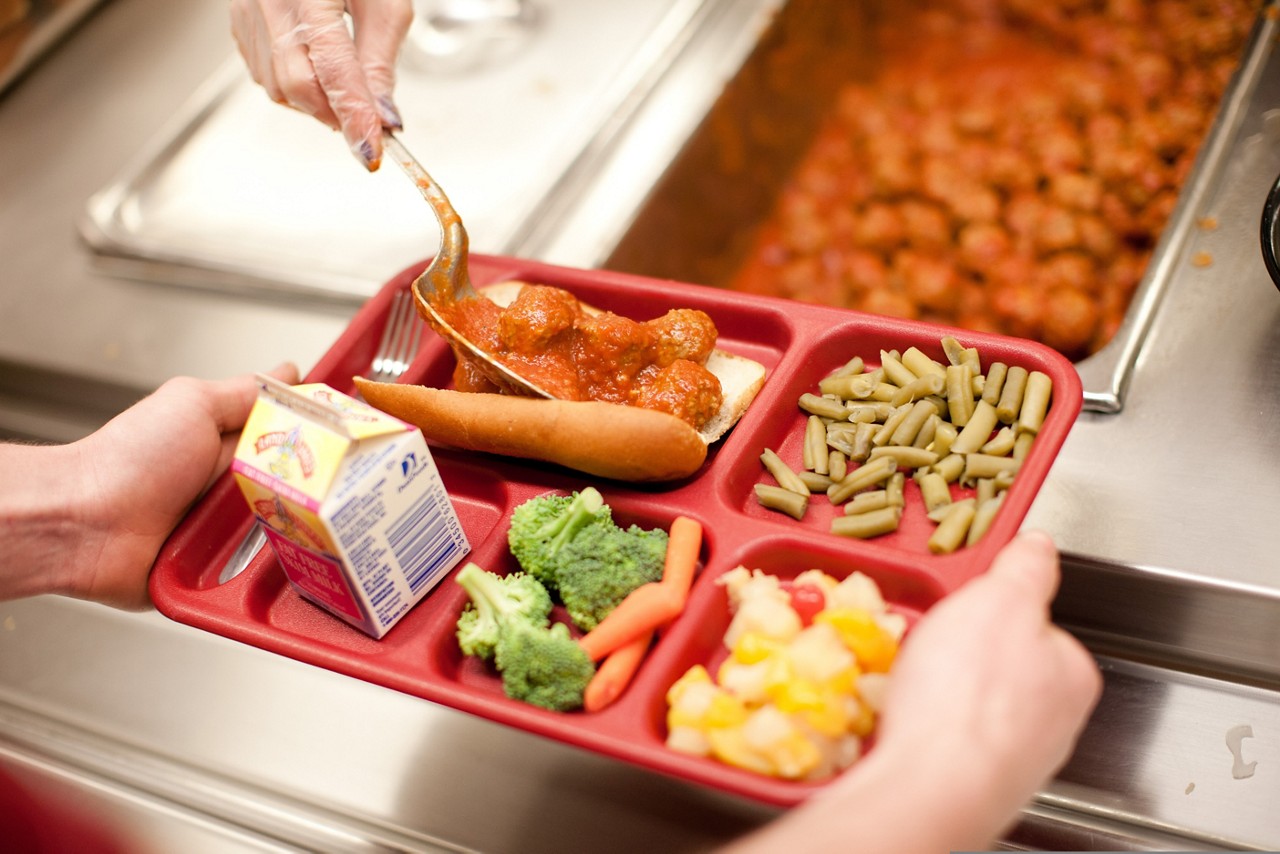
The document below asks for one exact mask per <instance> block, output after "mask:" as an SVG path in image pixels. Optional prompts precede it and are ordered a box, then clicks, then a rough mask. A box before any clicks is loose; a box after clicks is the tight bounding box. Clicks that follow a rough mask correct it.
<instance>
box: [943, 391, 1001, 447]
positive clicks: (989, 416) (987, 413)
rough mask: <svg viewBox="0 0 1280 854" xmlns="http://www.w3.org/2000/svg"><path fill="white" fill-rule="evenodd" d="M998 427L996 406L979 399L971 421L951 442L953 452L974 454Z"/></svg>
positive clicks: (970, 418)
mask: <svg viewBox="0 0 1280 854" xmlns="http://www.w3.org/2000/svg"><path fill="white" fill-rule="evenodd" d="M995 429H996V408H995V407H994V406H992V405H991V404H989V403H987V402H986V401H985V400H980V401H978V405H977V406H976V407H974V410H973V415H971V416H970V417H969V423H968V424H965V425H964V429H963V430H961V431H960V435H959V436H956V440H955V441H954V442H952V443H951V453H953V454H972V453H974V452H975V451H977V450H978V449H979V448H981V447H982V446H983V445H985V444H986V443H987V440H988V439H990V438H991V431H993V430H995Z"/></svg>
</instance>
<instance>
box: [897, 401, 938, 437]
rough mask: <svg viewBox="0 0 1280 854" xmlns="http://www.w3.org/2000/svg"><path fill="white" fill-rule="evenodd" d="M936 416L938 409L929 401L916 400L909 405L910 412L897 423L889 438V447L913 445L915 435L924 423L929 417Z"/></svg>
mask: <svg viewBox="0 0 1280 854" xmlns="http://www.w3.org/2000/svg"><path fill="white" fill-rule="evenodd" d="M937 414H938V407H936V406H934V405H933V401H931V400H917V401H916V402H915V403H913V404H911V410H910V411H909V412H908V413H907V416H906V417H905V418H903V419H902V421H900V422H899V423H898V426H897V427H896V428H895V429H894V431H893V434H892V435H891V436H890V437H889V444H891V445H913V444H915V441H916V435H917V434H918V433H919V432H920V430H921V428H923V427H924V423H925V422H926V421H928V420H929V418H930V417H931V416H934V415H937Z"/></svg>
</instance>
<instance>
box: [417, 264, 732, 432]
mask: <svg viewBox="0 0 1280 854" xmlns="http://www.w3.org/2000/svg"><path fill="white" fill-rule="evenodd" d="M435 308H436V310H437V312H439V313H440V315H441V316H442V317H443V319H444V320H445V321H446V322H447V323H448V324H449V325H450V326H452V327H453V328H454V329H455V330H457V331H458V332H459V333H460V334H462V335H463V336H464V337H465V338H467V339H469V340H470V341H471V342H472V343H474V344H475V345H476V346H477V347H479V348H480V349H481V350H483V351H484V352H486V353H488V354H489V355H491V356H493V357H494V358H495V359H497V360H498V361H499V362H501V363H502V364H504V365H506V366H507V367H508V368H510V369H511V370H512V371H514V372H515V373H516V374H518V375H520V376H521V377H524V378H525V379H527V380H529V381H531V382H533V383H535V384H536V385H538V386H541V387H542V388H543V389H545V390H546V391H547V392H549V393H550V394H551V395H552V396H554V397H557V398H560V399H561V400H599V401H604V402H607V403H617V404H625V405H629V406H638V407H642V408H644V409H654V410H658V411H661V412H667V413H670V414H671V415H675V416H676V417H678V418H680V419H682V420H683V421H685V422H687V423H688V424H689V425H690V426H691V427H693V428H694V429H695V430H696V429H700V428H701V427H702V426H703V425H705V424H706V423H707V422H708V421H710V420H711V418H712V417H714V416H715V415H716V414H717V413H718V412H719V411H720V406H721V404H722V403H723V400H724V392H723V389H722V388H721V387H720V380H719V379H718V378H717V377H716V376H715V374H713V373H711V371H709V370H707V367H706V362H707V359H708V357H710V355H711V352H712V351H713V350H714V349H715V344H716V338H717V335H718V332H717V330H716V326H715V323H714V322H713V321H712V320H711V318H710V317H709V316H708V315H707V314H706V313H705V312H702V311H699V310H697V309H687V308H678V309H672V310H671V311H669V312H667V313H666V314H665V315H663V316H661V317H658V318H654V319H652V320H646V321H637V320H632V319H631V318H628V317H623V316H622V315H618V314H613V313H612V312H599V313H595V312H587V311H584V310H583V308H582V305H581V303H579V302H578V300H577V298H576V297H574V296H573V294H571V293H569V292H568V291H565V290H563V289H561V288H555V287H549V286H546V285H525V286H524V287H522V288H521V289H520V292H519V294H518V295H517V296H516V298H515V299H514V300H513V301H512V302H511V304H510V305H509V306H506V307H502V306H499V305H498V304H497V303H494V302H493V301H492V300H489V299H485V298H480V299H469V300H460V301H458V302H454V303H448V302H443V301H442V302H441V303H438V304H436V305H435ZM454 384H455V385H456V386H457V388H458V389H459V390H461V391H472V392H497V391H500V389H499V388H498V387H497V386H496V385H494V384H493V383H491V382H490V381H489V380H488V379H487V378H486V377H485V375H484V373H483V372H482V371H481V370H480V369H478V368H477V367H476V366H475V365H474V364H472V363H471V362H470V361H469V360H468V359H466V358H464V357H462V356H459V359H458V366H457V368H456V370H455V371H454Z"/></svg>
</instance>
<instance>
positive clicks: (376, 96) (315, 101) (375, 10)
mask: <svg viewBox="0 0 1280 854" xmlns="http://www.w3.org/2000/svg"><path fill="white" fill-rule="evenodd" d="M346 12H350V14H351V26H350V27H348V25H347V20H346V18H345V16H344V13H346ZM412 20H413V5H412V3H411V2H410V0H347V2H343V0H231V32H232V35H234V36H235V40H236V45H237V46H238V47H239V49H240V54H241V56H243V57H244V60H245V63H246V64H247V65H248V67H249V72H250V74H252V75H253V79H254V80H255V81H256V82H257V83H258V84H259V85H261V86H262V88H264V89H266V90H267V94H268V95H270V96H271V98H272V100H274V101H277V102H278V103H281V104H285V105H287V106H290V107H293V108H294V109H295V110H299V111H300V112H303V113H306V114H308V115H311V116H315V117H316V118H317V119H319V120H320V121H322V122H324V123H325V124H327V125H329V127H332V128H334V129H336V130H340V131H342V135H343V137H344V138H345V139H346V141H347V145H348V147H349V148H350V149H351V152H352V153H353V154H354V155H355V156H356V159H357V160H359V161H360V162H361V163H362V164H364V166H365V168H367V169H369V170H370V171H373V170H375V169H377V168H378V165H379V164H380V163H381V161H382V128H383V127H384V126H386V127H390V128H394V129H399V128H400V127H401V120H400V113H399V111H398V110H397V109H396V106H395V102H394V100H393V99H392V91H393V89H394V88H395V65H396V57H397V55H398V53H399V51H400V46H401V44H402V43H403V42H404V38H405V35H406V34H407V33H408V31H409V24H410V22H411V21H412Z"/></svg>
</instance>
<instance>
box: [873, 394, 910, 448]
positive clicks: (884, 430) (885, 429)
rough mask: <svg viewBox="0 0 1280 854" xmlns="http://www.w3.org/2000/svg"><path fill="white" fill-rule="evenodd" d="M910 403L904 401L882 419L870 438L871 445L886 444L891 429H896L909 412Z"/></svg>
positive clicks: (891, 435) (889, 437)
mask: <svg viewBox="0 0 1280 854" xmlns="http://www.w3.org/2000/svg"><path fill="white" fill-rule="evenodd" d="M911 407H912V404H910V403H904V404H903V405H902V406H899V407H898V408H896V409H894V410H893V413H892V414H891V415H890V416H889V417H888V418H886V419H885V420H884V423H883V424H881V425H880V428H879V429H878V430H876V433H875V435H874V436H873V437H872V438H871V443H872V444H873V445H887V444H889V439H891V438H892V437H893V431H894V430H897V429H898V425H899V424H901V423H902V422H903V421H905V420H906V418H907V415H908V414H909V413H910V412H911Z"/></svg>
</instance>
